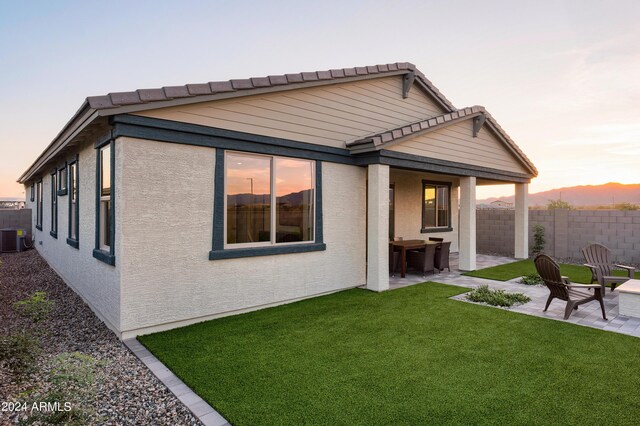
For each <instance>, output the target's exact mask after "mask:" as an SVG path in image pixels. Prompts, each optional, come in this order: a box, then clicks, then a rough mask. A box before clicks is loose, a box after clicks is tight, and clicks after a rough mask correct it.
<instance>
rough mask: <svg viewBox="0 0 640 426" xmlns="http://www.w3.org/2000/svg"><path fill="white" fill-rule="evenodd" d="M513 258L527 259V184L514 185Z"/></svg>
mask: <svg viewBox="0 0 640 426" xmlns="http://www.w3.org/2000/svg"><path fill="white" fill-rule="evenodd" d="M515 187H516V200H515V201H516V218H515V225H516V226H515V232H516V234H515V242H516V246H515V251H514V253H515V257H516V259H526V258H528V257H529V201H528V194H529V184H527V183H516V184H515Z"/></svg>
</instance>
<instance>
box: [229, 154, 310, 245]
mask: <svg viewBox="0 0 640 426" xmlns="http://www.w3.org/2000/svg"><path fill="white" fill-rule="evenodd" d="M225 164H226V171H225V201H226V209H225V210H226V214H225V224H226V245H234V246H235V245H244V246H252V247H253V246H255V247H259V246H270V245H279V244H284V243H297V242H310V241H313V239H314V212H315V201H314V200H315V186H314V185H315V183H314V162H313V161H310V160H301V159H294V158H284V157H271V156H264V155H250V154H242V153H235V152H228V153H226V159H225Z"/></svg>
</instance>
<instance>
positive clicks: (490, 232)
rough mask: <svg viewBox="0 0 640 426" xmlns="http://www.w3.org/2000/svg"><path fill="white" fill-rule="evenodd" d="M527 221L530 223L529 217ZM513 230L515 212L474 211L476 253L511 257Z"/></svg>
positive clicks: (513, 243) (513, 239)
mask: <svg viewBox="0 0 640 426" xmlns="http://www.w3.org/2000/svg"><path fill="white" fill-rule="evenodd" d="M529 220H530V221H531V215H529ZM514 229H515V210H476V244H477V245H476V250H477V252H478V253H496V254H503V255H506V256H513V254H514V253H513V251H514V247H515V231H514ZM529 241H531V236H529Z"/></svg>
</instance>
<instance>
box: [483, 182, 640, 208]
mask: <svg viewBox="0 0 640 426" xmlns="http://www.w3.org/2000/svg"><path fill="white" fill-rule="evenodd" d="M560 199H562V200H563V201H566V202H568V203H569V204H572V205H574V206H602V205H613V204H620V203H633V204H640V184H639V183H632V184H622V183H616V182H610V183H605V184H604V185H582V186H571V187H567V188H558V189H552V190H550V191H544V192H537V193H535V194H529V205H530V206H544V205H546V204H547V202H548V201H549V200H560ZM496 200H502V201H507V202H510V203H513V202H514V196H513V195H512V196H509V197H492V198H487V199H484V200H478V201H477V204H489V203H491V202H492V201H496Z"/></svg>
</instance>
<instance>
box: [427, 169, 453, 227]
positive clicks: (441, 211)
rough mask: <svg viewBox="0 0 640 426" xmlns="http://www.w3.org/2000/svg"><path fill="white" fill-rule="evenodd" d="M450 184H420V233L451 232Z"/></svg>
mask: <svg viewBox="0 0 640 426" xmlns="http://www.w3.org/2000/svg"><path fill="white" fill-rule="evenodd" d="M450 199H451V184H449V183H438V182H427V181H423V182H422V232H440V231H450V230H451V208H450Z"/></svg>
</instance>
